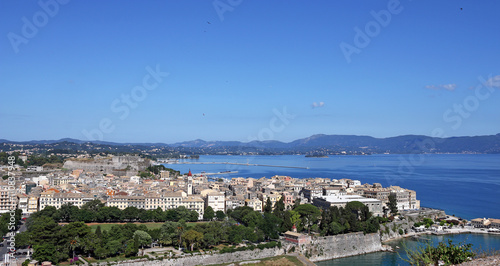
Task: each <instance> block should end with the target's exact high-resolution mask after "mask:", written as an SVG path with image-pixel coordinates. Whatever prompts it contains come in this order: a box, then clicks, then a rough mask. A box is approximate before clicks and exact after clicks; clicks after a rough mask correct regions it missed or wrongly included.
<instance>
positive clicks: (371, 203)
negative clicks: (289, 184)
mask: <svg viewBox="0 0 500 266" xmlns="http://www.w3.org/2000/svg"><path fill="white" fill-rule="evenodd" d="M351 201H359V202H361V203H363V204H364V205H366V206H367V207H368V210H370V212H371V213H372V214H373V215H374V216H382V215H383V209H382V202H381V201H380V200H377V199H370V198H365V197H362V196H358V195H339V196H322V197H318V198H315V199H313V205H315V206H316V207H320V208H323V209H326V208H330V207H333V206H337V207H339V208H340V207H342V208H344V207H345V206H346V204H347V203H348V202H351Z"/></svg>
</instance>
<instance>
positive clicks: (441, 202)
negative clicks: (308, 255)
mask: <svg viewBox="0 0 500 266" xmlns="http://www.w3.org/2000/svg"><path fill="white" fill-rule="evenodd" d="M165 166H166V167H168V168H172V169H175V170H178V171H180V172H181V173H187V172H188V171H189V170H191V172H192V173H202V172H204V173H220V174H215V175H211V177H214V178H225V179H230V178H233V177H253V178H261V177H267V178H269V177H272V176H274V175H285V176H290V177H293V178H314V177H321V178H331V179H342V178H348V179H353V180H360V181H361V183H363V184H364V183H370V184H373V183H380V184H382V185H383V186H384V187H387V186H391V185H394V186H400V187H402V188H407V189H412V190H415V191H416V192H417V199H418V200H420V205H421V206H422V207H429V208H435V209H442V210H444V211H445V212H446V213H447V214H449V215H456V216H459V217H462V218H464V219H468V220H470V219H473V218H479V217H481V218H484V217H486V218H500V154H373V155H337V156H329V157H327V158H319V157H305V156H304V155H269V156H267V155H257V156H246V155H237V156H231V155H202V156H200V158H199V159H187V160H179V164H165ZM428 238H429V239H428V240H426V241H431V242H432V243H437V242H439V241H442V240H446V239H448V238H451V239H452V240H453V241H454V243H455V242H456V243H460V242H463V241H466V242H467V243H472V244H473V248H474V249H478V248H480V249H481V250H489V249H495V250H500V236H493V235H477V234H462V235H448V236H428ZM406 242H408V243H406ZM419 243H420V242H418V241H415V240H410V239H405V240H399V241H396V242H394V243H393V245H394V246H395V247H396V246H398V247H402V246H403V244H405V245H407V246H409V247H410V246H414V245H419ZM396 250H398V252H396V253H389V252H377V253H372V254H366V255H360V256H354V257H349V258H343V259H336V260H331V261H327V262H322V263H320V264H318V265H405V262H404V261H403V260H402V259H401V256H402V257H404V254H403V252H404V251H403V249H402V248H400V249H396Z"/></svg>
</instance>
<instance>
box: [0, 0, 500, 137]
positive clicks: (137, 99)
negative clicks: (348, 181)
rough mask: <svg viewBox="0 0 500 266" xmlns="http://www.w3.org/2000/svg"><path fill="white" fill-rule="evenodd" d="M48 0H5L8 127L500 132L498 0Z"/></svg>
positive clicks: (11, 130) (133, 132)
mask: <svg viewBox="0 0 500 266" xmlns="http://www.w3.org/2000/svg"><path fill="white" fill-rule="evenodd" d="M41 2H42V3H49V5H48V7H47V8H44V7H42V6H41V5H39V4H38V2H37V1H1V2H0V22H1V23H0V92H1V94H0V101H1V104H0V139H1V138H4V139H9V140H32V139H37V140H39V139H59V138H65V137H70V138H78V139H95V138H102V139H103V140H106V141H116V142H164V143H173V142H178V141H185V140H193V139H204V140H238V141H245V142H246V141H248V140H250V139H261V140H267V139H275V140H280V141H287V142H288V141H292V140H294V139H298V138H303V137H308V136H310V135H313V134H320V133H321V134H355V135H370V136H374V137H390V136H397V135H403V134H423V135H431V134H432V132H433V131H435V129H440V131H441V132H443V133H444V135H446V136H464V135H489V134H497V133H500V76H499V75H500V34H498V33H499V32H500V18H499V16H498V13H499V11H500V3H499V2H497V1H474V2H472V1H438V2H436V1H408V0H406V1H403V0H402V1H400V2H399V5H398V2H394V1H314V2H311V1H250V0H242V1H237V0H232V1H227V0H220V1H215V2H213V1H69V2H68V3H65V4H61V3H58V2H55V0H53V1H46V0H41ZM54 3H57V5H54ZM214 3H215V4H216V5H217V8H216V7H214ZM231 4H233V5H232V6H231ZM374 12H375V13H378V14H379V20H381V21H379V22H377V19H376V18H375V17H374V16H373V13H374ZM387 14H390V19H389V18H388V17H387V16H386V15H387ZM384 15H385V16H384ZM23 18H24V19H23ZM382 24H383V25H382ZM356 28H357V29H359V30H360V31H361V34H360V33H359V32H357V31H356ZM365 34H369V35H371V36H369V35H366V36H363V35H365ZM363 37H364V38H363ZM342 47H343V48H342ZM346 47H349V49H351V50H349V51H351V52H352V53H351V54H347V56H346V53H345V52H343V50H342V49H344V50H345V49H346ZM353 51H356V52H353ZM347 59H349V60H347ZM148 67H149V68H150V69H153V70H154V69H156V68H157V67H158V68H159V71H160V72H168V73H169V74H168V76H166V75H163V74H162V75H163V76H156V78H157V79H154V78H152V76H151V75H150V74H149V72H150V71H148V70H147V68H148ZM143 80H146V83H147V84H149V85H151V86H152V85H157V87H156V88H154V89H152V90H146V89H144V87H142V88H141V87H137V86H142V85H143V82H144V81H143ZM157 80H161V81H160V82H157ZM484 83H487V84H486V85H488V86H489V87H486V86H485V84H484ZM147 84H146V85H147ZM478 86H479V87H478ZM481 86H482V87H481ZM134 93H135V94H134ZM132 94H134V95H135V96H134V97H132V96H131V97H132V98H131V99H130V100H129V103H128V104H129V105H127V103H125V100H124V98H122V97H123V96H122V95H125V97H126V95H132ZM454 105H461V106H462V107H460V106H459V107H457V108H454ZM132 107H133V108H132ZM284 108H285V109H286V112H287V113H288V114H289V115H293V118H291V117H287V119H284V120H283V119H282V118H283V117H281V119H280V116H279V115H276V114H275V113H276V111H279V112H283V109H284ZM273 110H275V111H273ZM283 121H286V122H287V123H286V124H285V123H283ZM100 124H101V128H99V126H100ZM83 132H89V135H88V136H86V135H85V133H83Z"/></svg>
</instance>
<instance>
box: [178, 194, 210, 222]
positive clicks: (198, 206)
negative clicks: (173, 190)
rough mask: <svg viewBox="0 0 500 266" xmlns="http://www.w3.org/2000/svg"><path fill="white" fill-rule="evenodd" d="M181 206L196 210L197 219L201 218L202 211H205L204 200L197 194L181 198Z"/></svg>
mask: <svg viewBox="0 0 500 266" xmlns="http://www.w3.org/2000/svg"><path fill="white" fill-rule="evenodd" d="M181 206H184V207H186V209H188V210H191V211H196V212H198V219H199V220H202V219H203V213H204V212H205V201H204V200H203V199H202V198H200V197H197V196H187V197H185V198H183V199H182V201H181Z"/></svg>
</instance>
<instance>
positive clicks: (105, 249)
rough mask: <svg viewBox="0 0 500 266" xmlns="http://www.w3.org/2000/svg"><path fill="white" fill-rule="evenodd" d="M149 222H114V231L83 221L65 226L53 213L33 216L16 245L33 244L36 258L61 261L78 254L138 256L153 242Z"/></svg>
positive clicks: (19, 246) (17, 238)
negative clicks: (92, 227)
mask: <svg viewBox="0 0 500 266" xmlns="http://www.w3.org/2000/svg"><path fill="white" fill-rule="evenodd" d="M151 240H152V238H151V235H150V233H148V229H147V228H146V226H145V225H140V226H137V225H135V224H125V225H114V226H113V227H111V229H110V230H105V231H101V229H100V227H98V228H97V230H96V231H95V233H93V232H92V231H91V229H90V227H89V226H87V225H85V223H83V222H72V223H69V224H66V225H64V226H61V225H59V224H57V223H56V222H55V221H54V219H52V218H51V217H49V216H44V215H37V216H34V217H31V218H29V220H28V223H27V231H25V232H21V233H19V234H17V235H16V242H15V244H16V248H24V247H28V246H31V247H33V249H34V253H33V256H32V257H33V259H35V260H38V261H52V262H54V263H59V262H61V261H66V260H68V259H69V258H73V257H74V256H75V255H77V254H82V255H86V256H94V257H96V258H105V257H110V256H116V255H119V254H125V255H126V256H135V255H136V254H137V252H138V249H139V248H140V247H141V246H146V245H149V244H151Z"/></svg>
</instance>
